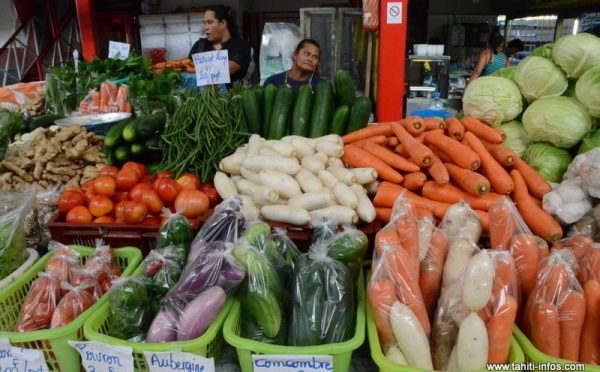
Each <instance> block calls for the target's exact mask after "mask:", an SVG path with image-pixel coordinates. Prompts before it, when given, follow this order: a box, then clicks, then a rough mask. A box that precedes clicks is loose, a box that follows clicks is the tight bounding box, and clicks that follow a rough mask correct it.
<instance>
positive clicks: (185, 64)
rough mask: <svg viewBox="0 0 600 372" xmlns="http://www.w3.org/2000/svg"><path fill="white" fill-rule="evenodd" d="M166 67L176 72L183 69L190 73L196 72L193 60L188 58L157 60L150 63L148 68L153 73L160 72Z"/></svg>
mask: <svg viewBox="0 0 600 372" xmlns="http://www.w3.org/2000/svg"><path fill="white" fill-rule="evenodd" d="M166 69H172V70H173V71H177V72H183V71H185V72H189V73H192V74H194V73H196V66H195V65H194V61H192V60H191V59H189V58H182V59H177V60H170V61H165V62H158V63H154V64H152V65H150V70H151V71H152V73H153V74H162V73H163V72H165V70H166Z"/></svg>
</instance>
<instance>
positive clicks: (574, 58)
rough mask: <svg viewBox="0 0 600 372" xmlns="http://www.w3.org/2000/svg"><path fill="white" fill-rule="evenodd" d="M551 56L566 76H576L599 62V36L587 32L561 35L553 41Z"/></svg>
mask: <svg viewBox="0 0 600 372" xmlns="http://www.w3.org/2000/svg"><path fill="white" fill-rule="evenodd" d="M552 58H553V59H554V62H555V63H556V64H557V65H559V66H560V67H561V68H562V69H563V71H564V72H566V73H567V78H569V79H571V78H578V77H580V76H581V75H583V73H584V72H586V71H587V70H589V69H590V68H592V67H594V66H597V65H599V64H600V38H599V37H597V36H594V35H592V34H589V33H587V32H582V33H580V34H575V35H566V36H563V37H561V38H560V39H558V40H557V41H556V42H555V43H554V48H552Z"/></svg>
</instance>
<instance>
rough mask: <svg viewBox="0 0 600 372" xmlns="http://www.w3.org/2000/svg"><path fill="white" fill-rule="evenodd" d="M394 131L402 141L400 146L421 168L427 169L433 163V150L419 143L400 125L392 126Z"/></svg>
mask: <svg viewBox="0 0 600 372" xmlns="http://www.w3.org/2000/svg"><path fill="white" fill-rule="evenodd" d="M390 126H391V128H392V131H393V132H394V134H395V135H396V137H398V140H400V144H401V145H402V146H403V147H404V148H405V150H406V151H407V152H408V154H409V155H410V158H411V159H413V160H414V162H415V163H416V164H417V165H418V166H420V167H426V166H428V165H429V163H431V156H432V154H433V153H432V152H431V150H430V149H429V148H428V147H427V146H425V145H423V144H421V143H419V142H418V141H417V140H416V139H415V138H414V137H413V136H411V135H410V133H408V132H407V131H406V129H404V127H403V126H402V125H400V124H399V123H392V124H390Z"/></svg>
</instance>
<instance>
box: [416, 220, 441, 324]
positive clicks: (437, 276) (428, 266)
mask: <svg viewBox="0 0 600 372" xmlns="http://www.w3.org/2000/svg"><path fill="white" fill-rule="evenodd" d="M418 225H419V288H420V289H421V293H422V295H423V301H424V302H425V308H426V309H427V314H428V316H429V320H430V321H433V317H434V314H435V309H436V306H437V302H438V298H439V297H440V291H441V288H442V273H443V270H444V263H445V262H446V257H447V255H448V245H447V239H446V234H445V233H444V232H443V231H442V229H440V228H438V227H436V226H435V225H434V223H433V221H431V219H428V218H425V219H422V220H419V221H418Z"/></svg>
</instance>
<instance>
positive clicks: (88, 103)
mask: <svg viewBox="0 0 600 372" xmlns="http://www.w3.org/2000/svg"><path fill="white" fill-rule="evenodd" d="M111 112H131V102H130V99H129V87H128V86H127V85H126V84H121V85H119V86H117V85H116V84H113V83H109V82H107V81H105V82H103V83H101V84H100V89H99V90H92V91H91V92H90V93H89V94H88V95H87V96H86V97H85V98H84V99H83V100H82V101H81V102H80V103H79V113H78V114H79V115H93V114H106V113H111Z"/></svg>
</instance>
